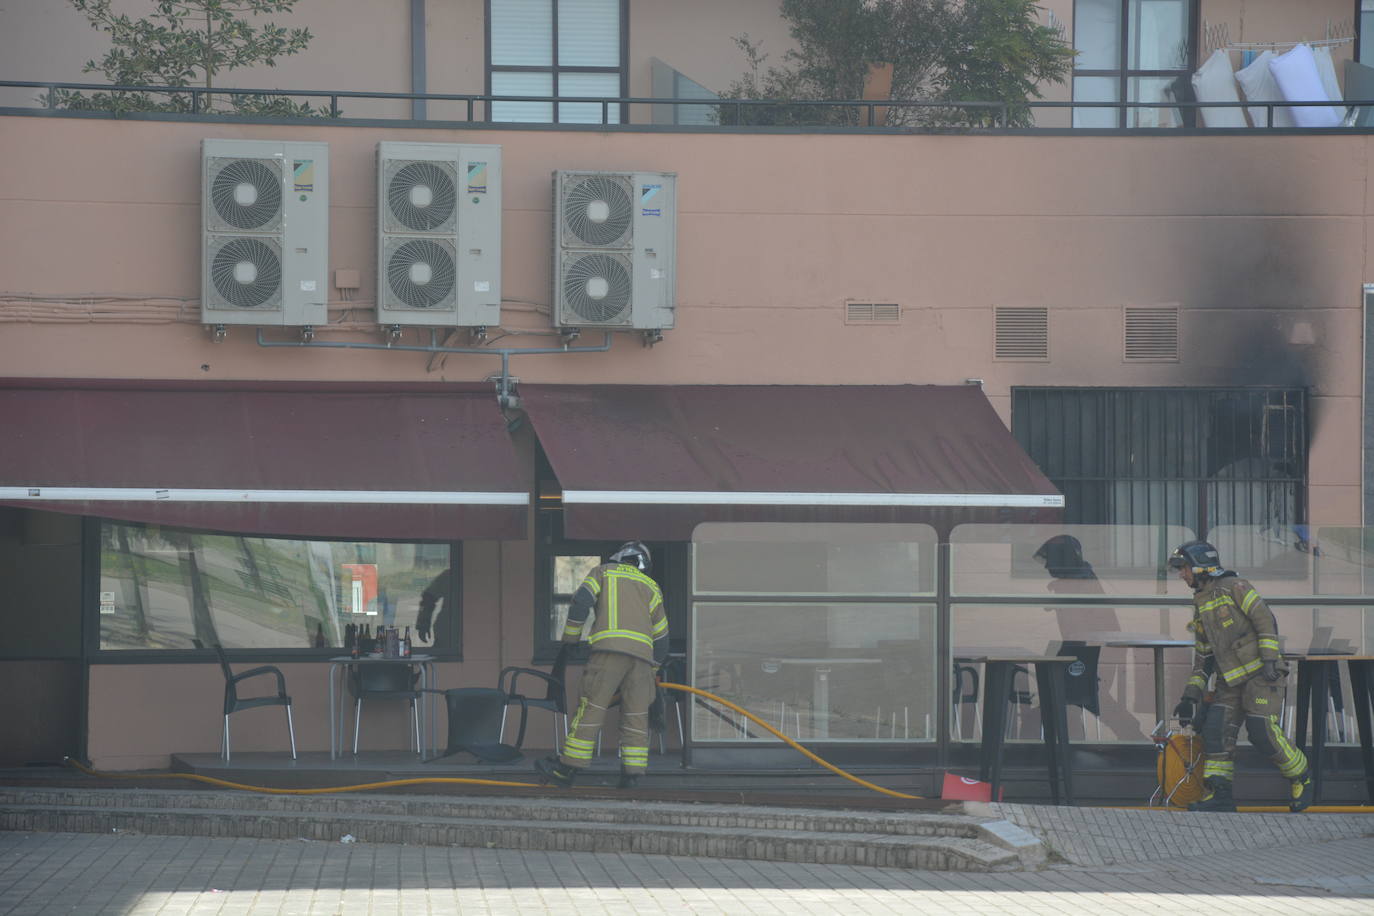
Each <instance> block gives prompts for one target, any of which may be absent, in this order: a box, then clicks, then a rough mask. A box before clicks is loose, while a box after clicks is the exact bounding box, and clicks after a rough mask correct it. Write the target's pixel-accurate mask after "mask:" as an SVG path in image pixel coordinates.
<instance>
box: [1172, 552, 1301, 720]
mask: <svg viewBox="0 0 1374 916" xmlns="http://www.w3.org/2000/svg"><path fill="white" fill-rule="evenodd" d="M1188 628H1189V629H1190V630H1192V631H1193V640H1194V642H1193V672H1192V676H1191V677H1189V678H1188V686H1187V688H1186V689H1184V691H1183V695H1184V696H1185V697H1190V698H1192V699H1194V700H1197V699H1201V697H1202V694H1203V692H1204V691H1205V690H1206V689H1207V676H1208V674H1209V673H1210V672H1211V671H1213V670H1214V671H1216V673H1217V676H1218V677H1220V678H1221V679H1222V681H1224V682H1225V683H1226V684H1228V685H1232V686H1234V685H1236V684H1240V683H1243V682H1245V681H1246V680H1248V679H1249V678H1251V677H1252V676H1253V675H1254V674H1255V672H1257V671H1259V670H1260V668H1261V667H1262V666H1263V664H1264V662H1266V661H1275V662H1277V661H1280V660H1281V657H1280V655H1279V636H1278V632H1279V631H1278V624H1277V623H1275V621H1274V612H1273V611H1271V610H1269V605H1267V604H1265V603H1264V599H1263V598H1261V597H1260V595H1259V592H1257V591H1255V587H1254V586H1253V585H1251V584H1250V583H1249V582H1247V581H1245V580H1244V579H1242V578H1240V577H1239V576H1237V575H1236V574H1235V573H1233V572H1229V571H1228V572H1226V573H1223V574H1222V575H1221V576H1220V577H1218V578H1215V579H1210V580H1209V581H1208V582H1207V583H1206V584H1205V585H1203V587H1202V588H1200V589H1199V590H1198V591H1196V592H1194V594H1193V621H1192V623H1190V624H1188Z"/></svg>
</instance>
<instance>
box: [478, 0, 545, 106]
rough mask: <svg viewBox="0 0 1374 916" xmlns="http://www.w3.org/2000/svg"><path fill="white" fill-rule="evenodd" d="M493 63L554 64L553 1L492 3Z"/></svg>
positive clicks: (510, 0) (519, 0) (536, 0)
mask: <svg viewBox="0 0 1374 916" xmlns="http://www.w3.org/2000/svg"><path fill="white" fill-rule="evenodd" d="M490 64H491V66H493V67H548V66H552V65H553V5H552V0H491V61H490ZM545 95H552V93H545ZM503 120H507V121H513V120H518V119H516V118H505V119H503ZM545 120H548V119H547V118H546V119H545Z"/></svg>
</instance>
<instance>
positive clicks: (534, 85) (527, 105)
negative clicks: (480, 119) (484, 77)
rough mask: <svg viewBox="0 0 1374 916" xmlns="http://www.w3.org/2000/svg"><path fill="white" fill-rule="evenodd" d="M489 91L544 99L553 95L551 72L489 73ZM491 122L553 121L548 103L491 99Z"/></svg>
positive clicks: (550, 104)
mask: <svg viewBox="0 0 1374 916" xmlns="http://www.w3.org/2000/svg"><path fill="white" fill-rule="evenodd" d="M491 94H492V95H496V96H502V95H516V96H521V95H523V96H531V97H534V98H541V99H546V98H548V97H550V96H552V95H553V74H552V73H492V75H491ZM491 119H492V120H493V121H521V122H533V123H543V124H546V123H548V122H550V121H552V120H553V103H552V102H492V103H491Z"/></svg>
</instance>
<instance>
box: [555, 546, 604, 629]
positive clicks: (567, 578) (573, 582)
mask: <svg viewBox="0 0 1374 916" xmlns="http://www.w3.org/2000/svg"><path fill="white" fill-rule="evenodd" d="M600 563H601V557H599V556H561V557H554V558H553V602H552V603H551V604H550V605H549V632H548V638H549V639H551V640H554V641H555V642H558V641H560V640H562V639H563V624H564V623H565V622H566V621H567V619H568V608H570V607H571V606H572V595H573V592H575V591H577V587H578V586H579V585H581V584H582V580H583V579H585V578H587V573H589V572H591V571H592V570H593V569H595V568H596V567H597V566H599V565H600ZM595 616H596V614H595V611H593V612H592V613H591V614H589V615H588V616H587V622H586V624H585V625H584V626H583V628H582V633H583V636H584V637H585V636H586V633H587V627H589V626H591V623H592V620H593V618H594V617H595Z"/></svg>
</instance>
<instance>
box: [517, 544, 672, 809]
mask: <svg viewBox="0 0 1374 916" xmlns="http://www.w3.org/2000/svg"><path fill="white" fill-rule="evenodd" d="M651 571H652V560H651V558H650V556H649V548H647V547H645V546H644V545H643V544H641V543H640V542H639V541H626V542H625V543H624V544H622V545H620V548H619V549H618V550H616V552H615V553H613V554H611V557H610V562H607V563H603V564H601V565H600V566H598V567H596V568H595V569H593V570H592V571H591V572H590V573H588V574H587V577H586V578H585V579H583V580H582V584H581V585H579V586H578V588H577V591H576V592H575V593H574V594H573V598H572V607H571V608H570V609H569V610H568V622H567V624H566V625H564V627H563V642H565V643H569V644H572V643H576V642H578V641H579V640H581V638H582V627H583V625H584V624H585V623H586V620H587V615H588V614H589V613H591V611H592V610H593V608H595V610H596V616H595V619H594V620H593V622H592V626H591V632H590V633H589V634H588V636H587V641H588V642H589V643H591V655H590V657H589V658H588V659H587V667H586V669H585V670H584V671H583V673H582V683H581V697H580V698H579V699H578V701H577V711H576V713H575V714H574V716H573V720H572V724H571V725H570V726H569V730H568V735H567V737H566V738H565V739H564V740H563V749H562V753H561V754H560V755H559V756H557V757H548V758H545V759H543V760H538V761H536V762H535V765H534V766H535V769H536V770H538V771H539V774H540V776H541V777H542V779H543V781H544V782H545V783H552V784H554V785H557V786H570V785H572V783H573V779H574V778H576V776H577V772H578V770H580V769H582V768H583V767H586V766H588V765H590V764H591V762H592V752H593V750H594V749H595V748H596V736H597V733H598V732H599V731H600V730H601V723H602V721H603V720H604V719H605V717H606V708H607V707H608V706H609V705H610V703H611V698H612V697H614V696H615V695H616V694H617V693H619V694H620V782H619V783H618V785H619V787H620V788H622V789H629V788H633V787H634V786H635V785H637V784H638V782H639V777H640V776H641V775H643V773H644V771H645V770H646V769H647V768H648V766H649V707H650V705H651V704H652V703H653V701H654V698H655V696H657V691H658V686H657V684H656V683H655V681H654V672H655V671H656V670H657V669H658V667H659V666H661V665H662V664H663V663H664V662H665V661H666V660H667V658H668V618H667V616H665V614H664V611H663V593H662V592H661V591H660V590H659V587H658V583H657V582H655V581H654V580H653V579H651V578H649V573H650V572H651Z"/></svg>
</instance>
